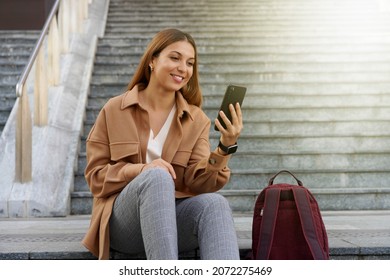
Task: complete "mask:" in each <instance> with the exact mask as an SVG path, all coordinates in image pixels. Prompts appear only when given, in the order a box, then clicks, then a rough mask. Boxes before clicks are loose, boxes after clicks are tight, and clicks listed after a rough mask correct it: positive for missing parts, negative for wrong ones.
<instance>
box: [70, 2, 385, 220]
mask: <svg viewBox="0 0 390 280" xmlns="http://www.w3.org/2000/svg"><path fill="white" fill-rule="evenodd" d="M166 27H176V28H179V29H182V30H185V31H188V32H190V33H191V34H192V35H193V36H194V38H195V40H196V42H197V45H198V51H199V63H200V76H201V80H200V82H201V86H202V90H203V95H204V110H205V111H206V113H207V115H208V116H209V117H210V119H212V120H213V119H214V118H215V117H216V115H217V110H218V107H219V104H220V102H221V100H222V95H223V93H224V91H225V87H226V86H227V85H228V84H241V85H246V86H247V87H248V90H247V96H246V99H245V100H244V104H243V111H244V121H245V128H244V131H243V133H242V136H241V138H240V140H239V143H238V144H239V150H238V152H237V153H236V154H235V155H234V156H233V157H232V159H231V161H230V165H229V166H230V167H231V169H232V177H231V181H230V182H229V184H228V185H227V186H226V187H225V188H224V190H223V191H221V193H223V194H224V195H225V196H226V197H227V198H228V199H229V201H230V203H231V206H232V208H233V209H234V210H235V211H237V212H241V211H251V210H252V209H253V205H254V200H255V198H256V196H257V194H258V193H259V191H260V190H261V189H262V188H263V187H265V186H266V185H267V182H268V179H269V178H270V176H271V175H272V174H274V173H276V172H277V171H279V170H281V169H289V170H291V171H293V172H294V173H295V174H296V175H297V176H298V177H299V178H300V179H301V180H302V181H303V183H304V185H305V186H307V187H308V188H309V189H310V190H312V192H313V193H314V195H315V196H316V197H317V200H318V202H319V204H320V207H321V209H323V210H363V209H371V210H375V209H390V14H389V11H388V10H387V11H386V7H382V6H380V5H379V1H372V0H357V1H356V0H340V1H327V0H318V1H309V0H293V1H288V0H278V1H277V0H260V1H256V0H242V1H235V0H208V1H197V2H196V3H194V2H193V1H180V2H177V1H173V0H166V1H140V0H133V1H130V0H129V1H125V0H111V2H110V10H109V15H108V19H107V24H106V35H105V36H104V38H102V39H100V41H99V44H98V50H97V55H96V59H95V65H94V72H93V77H92V83H91V85H90V90H91V92H90V97H89V100H88V106H87V109H86V120H85V126H84V134H83V135H82V137H81V149H80V154H79V162H78V171H77V174H76V176H75V188H74V193H73V194H72V207H71V209H72V210H71V211H72V214H89V213H90V211H91V202H92V198H91V194H90V192H89V190H88V187H87V185H86V183H85V180H84V176H83V171H84V168H85V161H86V159H85V138H86V136H87V134H88V132H89V130H90V128H91V126H92V125H93V123H94V121H95V118H96V116H97V114H98V112H99V110H100V109H101V107H102V106H103V104H104V103H105V102H106V101H107V100H108V98H110V97H112V96H116V95H118V94H121V93H122V92H123V90H124V89H125V88H126V85H127V83H128V82H129V80H130V79H131V76H132V74H133V72H134V70H135V67H136V65H137V63H138V61H139V58H140V56H141V55H142V52H143V50H144V48H145V46H146V44H147V43H148V42H149V40H150V39H151V37H152V36H153V35H154V34H155V33H156V32H158V31H159V30H161V29H163V28H166ZM217 141H218V134H216V133H215V132H214V131H211V144H212V148H214V147H215V146H216V145H217ZM279 180H280V181H287V180H288V181H290V179H289V178H287V177H281V178H280V179H278V180H277V181H279ZM291 182H293V181H291Z"/></svg>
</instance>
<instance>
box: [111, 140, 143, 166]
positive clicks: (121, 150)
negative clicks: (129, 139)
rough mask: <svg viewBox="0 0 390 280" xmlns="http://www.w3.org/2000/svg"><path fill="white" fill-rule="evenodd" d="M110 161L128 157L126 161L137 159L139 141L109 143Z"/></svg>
mask: <svg viewBox="0 0 390 280" xmlns="http://www.w3.org/2000/svg"><path fill="white" fill-rule="evenodd" d="M110 153H111V160H112V161H120V160H125V159H126V158H128V160H126V161H128V162H133V163H135V162H134V161H138V155H139V143H112V144H110Z"/></svg>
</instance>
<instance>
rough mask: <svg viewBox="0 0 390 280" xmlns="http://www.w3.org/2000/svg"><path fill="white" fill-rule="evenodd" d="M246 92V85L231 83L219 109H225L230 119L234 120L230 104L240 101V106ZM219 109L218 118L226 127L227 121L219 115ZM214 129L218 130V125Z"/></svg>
mask: <svg viewBox="0 0 390 280" xmlns="http://www.w3.org/2000/svg"><path fill="white" fill-rule="evenodd" d="M245 93H246V87H242V86H236V85H229V86H228V87H227V88H226V92H225V95H224V97H223V100H222V104H221V108H220V109H219V111H223V112H224V113H225V115H226V116H227V117H228V119H229V120H230V121H232V116H231V114H230V110H229V104H233V105H234V104H236V103H237V102H238V103H239V104H240V106H242V102H243V100H244V96H245ZM219 111H218V120H219V122H220V123H221V124H222V126H223V127H224V128H226V125H225V123H224V122H223V120H222V118H221V117H220V115H219ZM214 129H215V130H217V131H218V127H217V126H214Z"/></svg>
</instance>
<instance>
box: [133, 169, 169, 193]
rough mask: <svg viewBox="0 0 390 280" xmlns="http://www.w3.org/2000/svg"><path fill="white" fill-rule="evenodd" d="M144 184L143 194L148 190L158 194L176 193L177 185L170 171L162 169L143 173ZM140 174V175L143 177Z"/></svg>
mask: <svg viewBox="0 0 390 280" xmlns="http://www.w3.org/2000/svg"><path fill="white" fill-rule="evenodd" d="M141 174H142V176H143V182H142V183H141V186H142V187H141V189H140V191H141V192H145V191H148V190H151V191H153V192H154V193H156V192H157V193H158V192H160V191H161V192H165V193H166V192H168V193H173V194H174V192H175V183H174V181H173V178H172V176H171V174H169V172H168V171H166V170H164V169H162V168H150V169H147V170H145V171H143V172H142V173H141ZM141 174H140V175H141Z"/></svg>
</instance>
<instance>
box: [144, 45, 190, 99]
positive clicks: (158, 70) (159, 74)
mask: <svg viewBox="0 0 390 280" xmlns="http://www.w3.org/2000/svg"><path fill="white" fill-rule="evenodd" d="M194 63H195V50H194V47H193V46H192V45H191V44H190V43H189V42H187V41H178V42H175V43H172V44H170V45H168V46H167V47H166V48H165V49H163V50H162V51H161V52H160V54H159V55H158V56H157V57H154V58H153V59H152V61H151V63H150V66H151V67H152V68H153V71H152V73H151V78H150V83H152V84H154V85H155V86H157V87H158V88H162V89H164V90H165V91H169V92H172V91H178V90H180V89H181V88H182V87H184V86H185V85H186V84H187V83H188V81H189V80H190V78H191V77H192V73H193V70H194V69H193V67H194Z"/></svg>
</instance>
